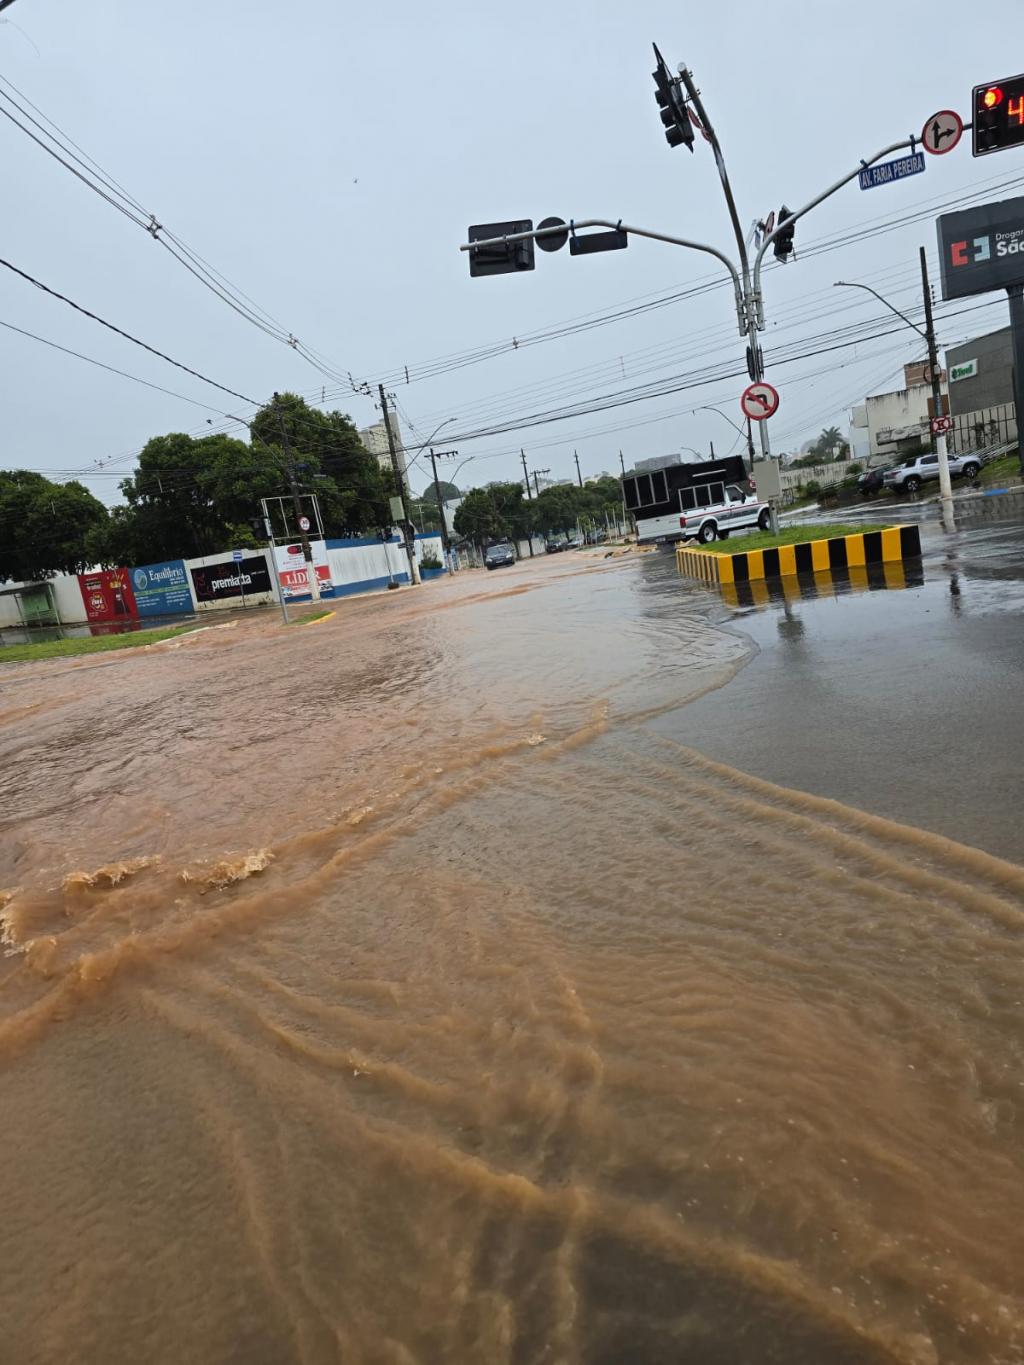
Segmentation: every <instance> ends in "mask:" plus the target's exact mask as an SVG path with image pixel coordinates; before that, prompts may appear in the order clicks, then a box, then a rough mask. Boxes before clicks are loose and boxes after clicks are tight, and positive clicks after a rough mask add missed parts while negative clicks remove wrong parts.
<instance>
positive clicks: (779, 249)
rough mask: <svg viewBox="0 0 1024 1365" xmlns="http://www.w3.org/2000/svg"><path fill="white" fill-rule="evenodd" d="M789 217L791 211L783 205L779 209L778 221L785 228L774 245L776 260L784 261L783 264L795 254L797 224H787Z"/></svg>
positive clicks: (779, 233)
mask: <svg viewBox="0 0 1024 1365" xmlns="http://www.w3.org/2000/svg"><path fill="white" fill-rule="evenodd" d="M789 215H790V210H789V209H787V208H786V206H785V204H783V206H782V208H781V209H779V216H778V220H777V221H778V222H779V223H780V224H783V226H782V228H781V230H780V231H779V232H778V234H777V236H776V238H775V240H774V242H773V243H772V248H773V250H774V252H775V259H776V260H777V261H782V263H783V264H785V263H786V261H788V260H789V258H790V256H792V254H793V238H794V236H795V235H796V222H795V221H794V222H792V223H786V219H787V218H788V217H789Z"/></svg>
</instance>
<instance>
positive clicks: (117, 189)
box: [0, 0, 356, 389]
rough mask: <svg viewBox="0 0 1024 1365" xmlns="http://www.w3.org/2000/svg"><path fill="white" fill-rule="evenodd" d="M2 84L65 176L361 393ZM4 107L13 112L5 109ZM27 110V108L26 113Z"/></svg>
mask: <svg viewBox="0 0 1024 1365" xmlns="http://www.w3.org/2000/svg"><path fill="white" fill-rule="evenodd" d="M8 2H10V0H8ZM0 84H2V85H3V86H6V87H7V89H0V101H3V102H4V103H3V104H0V114H3V115H4V117H5V118H6V119H8V120H9V121H10V122H11V123H13V124H14V125H15V127H17V128H18V129H20V130H21V132H23V133H24V134H25V135H26V136H27V137H29V138H31V140H32V141H33V142H34V143H36V145H37V146H39V147H41V148H42V150H43V151H44V152H46V153H47V155H48V156H51V157H52V158H53V159H54V160H55V161H57V162H59V163H60V165H61V166H63V167H64V168H65V170H68V171H70V172H71V174H72V175H73V176H75V178H76V179H77V180H79V181H81V183H82V184H84V185H85V186H86V187H87V188H88V189H90V190H92V191H93V193H94V194H97V195H99V197H100V198H101V199H103V200H104V201H105V202H106V203H107V204H109V205H110V206H111V207H112V208H115V209H117V210H118V212H119V213H122V214H123V215H124V216H125V217H126V218H128V219H129V220H130V221H131V222H132V223H134V224H135V226H136V227H140V228H142V229H143V230H144V231H145V232H147V233H148V234H149V235H150V236H151V237H152V238H153V240H154V241H156V242H158V243H159V244H160V246H162V247H163V248H164V250H165V251H167V252H168V253H169V254H170V255H171V256H173V257H174V259H175V260H176V261H177V262H178V264H179V265H181V266H183V267H184V268H185V269H186V270H187V271H188V272H189V274H190V275H192V276H194V278H195V279H196V280H198V281H199V283H200V284H202V285H203V287H204V288H206V289H208V290H209V291H210V292H211V293H213V294H215V295H216V297H217V298H219V299H220V300H221V301H222V302H223V303H226V304H227V306H228V307H229V308H231V309H232V310H233V311H234V312H235V313H237V314H238V315H239V316H240V317H242V318H244V319H245V321H246V322H249V323H250V324H251V325H252V326H254V327H258V328H259V330H260V331H262V332H264V333H265V334H266V335H267V336H269V337H271V338H272V339H273V340H275V341H278V342H281V343H283V344H284V345H287V346H289V347H290V348H291V349H292V350H293V351H295V353H296V354H297V355H300V356H302V358H303V359H304V360H305V361H306V362H307V363H308V364H310V365H312V366H313V367H314V369H316V370H317V371H318V373H320V374H321V375H323V376H324V377H325V378H328V379H331V380H333V381H334V382H335V383H345V382H346V380H347V382H348V384H349V386H350V387H351V388H352V389H355V388H356V385H355V382H354V381H353V379H352V376H351V375H350V374H346V372H345V371H343V370H342V369H340V368H339V367H338V366H336V365H333V364H331V363H330V362H328V361H327V360H326V359H325V357H323V356H322V355H320V353H319V352H317V351H314V350H313V349H312V348H311V347H308V346H305V345H304V344H303V343H302V342H301V341H299V339H298V338H297V337H296V336H295V335H294V334H293V333H292V332H291V330H290V329H289V328H287V327H285V326H284V325H283V324H282V323H280V322H278V321H277V319H276V318H274V317H273V316H272V315H271V314H270V313H268V312H267V311H266V309H264V308H262V307H260V305H259V304H257V303H256V302H255V301H254V300H253V299H252V298H250V297H249V295H247V294H245V293H244V292H243V291H242V290H240V289H239V288H238V287H237V286H236V285H233V284H232V283H231V281H230V280H229V279H228V278H227V276H225V275H223V274H221V272H220V271H218V270H216V269H215V268H214V267H213V266H211V265H210V264H209V262H207V261H205V260H204V259H203V257H202V256H200V255H199V253H198V252H196V251H194V250H193V249H192V248H191V247H190V246H188V244H187V243H186V242H184V241H183V240H182V239H181V238H180V237H178V236H176V235H175V234H174V233H173V232H171V230H170V229H169V228H167V227H165V226H164V225H163V223H162V222H160V220H159V219H158V218H157V216H156V215H155V214H154V213H152V212H150V211H149V210H148V209H146V208H145V207H144V206H143V205H142V204H141V203H140V202H139V201H138V199H136V198H135V197H134V196H133V195H131V194H130V193H129V192H128V191H127V190H126V189H125V188H124V186H123V185H121V184H120V183H119V182H118V181H117V180H115V179H114V177H113V176H111V175H110V174H109V173H108V172H107V171H105V170H104V169H103V167H102V166H101V165H100V164H99V162H98V161H96V160H94V158H93V157H91V156H89V154H88V153H87V152H85V151H84V150H83V149H82V148H81V147H80V146H79V145H78V144H77V143H76V142H75V141H74V140H73V139H72V138H71V137H70V135H69V134H67V133H65V132H64V130H63V129H62V128H61V127H60V126H59V125H58V124H56V123H55V122H54V121H53V120H52V119H51V118H49V117H48V116H47V115H46V114H45V113H43V111H42V110H41V109H40V108H39V107H38V106H37V105H35V104H33V103H32V101H31V100H30V99H29V98H28V96H27V95H25V94H23V93H22V92H21V91H20V90H19V89H18V87H17V86H16V85H14V83H13V82H12V81H10V80H8V79H7V77H6V76H2V75H0ZM8 91H14V94H15V95H17V96H18V97H19V99H20V100H21V101H23V103H19V99H15V98H14V96H13V95H11V94H9V93H8ZM4 105H6V106H8V107H4ZM26 105H27V106H28V108H26V107H25V106H26ZM11 109H13V110H15V111H16V114H15V113H11ZM29 109H31V110H34V111H35V113H36V114H38V115H39V118H35V117H34V116H33V114H31V113H29ZM17 115H20V117H18V116H17ZM22 120H24V122H23V121H22ZM28 124H31V125H32V127H29V126H27V125H28ZM33 128H34V129H36V131H35V132H33V131H32V129H33Z"/></svg>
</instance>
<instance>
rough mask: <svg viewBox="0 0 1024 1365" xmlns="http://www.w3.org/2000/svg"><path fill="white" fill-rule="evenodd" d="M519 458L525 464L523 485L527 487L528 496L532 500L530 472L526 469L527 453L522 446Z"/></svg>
mask: <svg viewBox="0 0 1024 1365" xmlns="http://www.w3.org/2000/svg"><path fill="white" fill-rule="evenodd" d="M519 458H520V459H521V460H522V462H523V483H524V484H525V485H526V496H527V497H528V498H532V497H533V494H532V493H531V492H530V471H529V470H528V469H527V467H526V451H525V450H524V449H523V447H522V446H520V447H519Z"/></svg>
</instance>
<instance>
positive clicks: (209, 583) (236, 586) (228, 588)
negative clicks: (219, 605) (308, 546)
mask: <svg viewBox="0 0 1024 1365" xmlns="http://www.w3.org/2000/svg"><path fill="white" fill-rule="evenodd" d="M189 572H190V573H191V575H192V589H193V591H194V592H195V595H196V601H197V602H223V601H224V600H225V599H227V598H230V597H243V596H244V595H245V594H246V593H252V594H253V595H254V596H255V594H256V593H259V592H271V591H272V590H273V587H272V584H271V582H270V569H269V568H268V567H267V561H266V558H265V556H263V555H262V554H257V555H250V556H249V557H248V558H247V559H242V560H239V561H238V562H237V563H236V562H235V560H233V559H219V560H218V561H217V562H216V563H215V564H204V565H202V567H200V568H195V569H190V570H189Z"/></svg>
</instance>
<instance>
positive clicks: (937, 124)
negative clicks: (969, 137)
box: [921, 109, 964, 156]
mask: <svg viewBox="0 0 1024 1365" xmlns="http://www.w3.org/2000/svg"><path fill="white" fill-rule="evenodd" d="M963 131H964V121H963V119H962V118H961V117H960V115H959V114H958V113H957V112H956V110H955V109H940V110H939V112H938V113H937V114H932V116H931V118H930V119H929V120H928V122H927V123H926V124H925V125H924V127H923V128H922V129H921V146H922V147H923V148H924V149H925V151H926V152H931V154H932V156H945V154H946V153H947V152H951V151H952V150H953V148H954V147H955V146H956V144H957V143H958V142H959V141H960V138H961V136H962V135H963Z"/></svg>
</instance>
